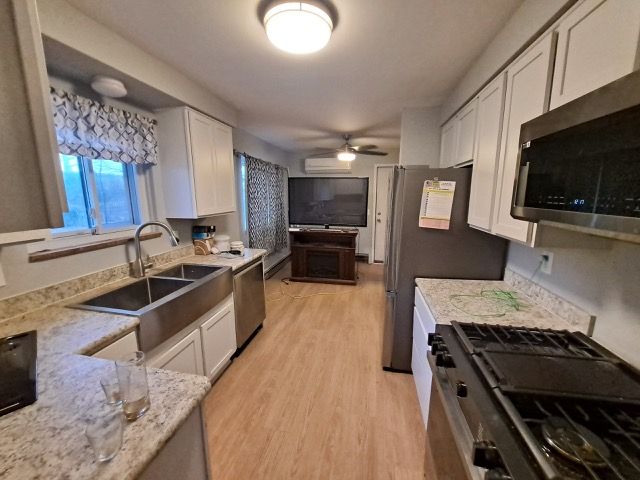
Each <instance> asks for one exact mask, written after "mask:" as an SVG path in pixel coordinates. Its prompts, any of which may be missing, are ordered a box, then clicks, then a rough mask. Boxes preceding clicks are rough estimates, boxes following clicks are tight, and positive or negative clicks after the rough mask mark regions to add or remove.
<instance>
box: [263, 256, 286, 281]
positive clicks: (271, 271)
mask: <svg viewBox="0 0 640 480" xmlns="http://www.w3.org/2000/svg"><path fill="white" fill-rule="evenodd" d="M289 260H291V254H289V255H287V256H286V257H284V258H282V259H281V260H280V261H279V262H278V263H276V264H274V265H271V267H269V270H265V272H264V279H265V280H267V279H269V278H271V277H273V276H274V275H275V274H276V273H277V272H278V271H279V270H280V269H281V268H282V267H284V266H285V265H286V264H287V262H289Z"/></svg>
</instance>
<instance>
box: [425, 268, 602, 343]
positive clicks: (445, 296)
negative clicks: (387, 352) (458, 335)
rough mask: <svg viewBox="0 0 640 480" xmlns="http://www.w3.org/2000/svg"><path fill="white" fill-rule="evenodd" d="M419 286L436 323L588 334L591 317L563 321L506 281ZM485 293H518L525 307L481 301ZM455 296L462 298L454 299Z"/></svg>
mask: <svg viewBox="0 0 640 480" xmlns="http://www.w3.org/2000/svg"><path fill="white" fill-rule="evenodd" d="M416 285H417V287H418V289H419V290H420V293H421V294H422V296H423V297H424V299H425V301H426V302H427V305H428V306H429V309H430V310H431V313H433V316H434V317H435V320H436V322H437V323H441V324H450V323H451V322H453V321H457V322H466V323H470V322H475V323H491V324H496V325H514V326H527V327H537V328H550V329H556V330H564V329H567V330H570V331H580V332H583V333H585V334H588V333H589V330H590V317H589V315H587V314H585V315H582V316H581V317H580V318H570V317H569V318H563V317H562V316H559V315H557V314H555V313H552V312H551V311H549V310H548V309H546V308H545V307H544V305H541V304H540V303H538V302H535V301H533V300H532V299H531V298H530V297H528V296H527V295H525V294H524V293H522V292H521V291H518V289H516V288H515V287H514V286H513V285H511V284H509V283H506V282H504V281H489V280H450V279H435V278H416ZM482 290H503V291H509V292H515V294H516V295H517V298H518V300H519V302H520V303H521V304H522V308H521V309H520V310H515V309H512V308H505V307H504V304H502V303H500V302H496V301H495V300H491V299H484V298H479V297H478V296H479V294H480V293H481V292H482ZM452 295H456V296H457V295H463V296H462V297H455V298H452ZM467 295H469V296H467ZM498 312H504V315H502V316H478V315H483V314H484V315H491V314H493V313H498Z"/></svg>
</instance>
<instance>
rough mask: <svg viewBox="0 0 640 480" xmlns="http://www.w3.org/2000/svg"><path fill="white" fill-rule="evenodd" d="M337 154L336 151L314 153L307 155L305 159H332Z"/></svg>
mask: <svg viewBox="0 0 640 480" xmlns="http://www.w3.org/2000/svg"><path fill="white" fill-rule="evenodd" d="M336 153H337V151H336V150H329V151H326V152H320V153H312V154H310V155H305V158H315V157H318V158H323V157H327V158H330V157H335V156H336Z"/></svg>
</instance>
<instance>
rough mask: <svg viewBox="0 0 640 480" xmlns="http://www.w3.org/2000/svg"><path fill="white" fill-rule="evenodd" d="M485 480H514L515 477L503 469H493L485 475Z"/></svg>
mask: <svg viewBox="0 0 640 480" xmlns="http://www.w3.org/2000/svg"><path fill="white" fill-rule="evenodd" d="M484 480H513V477H512V476H511V475H509V473H507V471H506V470H504V469H502V468H492V469H491V470H487V473H485V474H484Z"/></svg>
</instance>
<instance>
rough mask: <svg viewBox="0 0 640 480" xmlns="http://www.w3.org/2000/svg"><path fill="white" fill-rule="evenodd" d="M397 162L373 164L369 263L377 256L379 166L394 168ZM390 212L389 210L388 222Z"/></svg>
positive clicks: (373, 261)
mask: <svg viewBox="0 0 640 480" xmlns="http://www.w3.org/2000/svg"><path fill="white" fill-rule="evenodd" d="M397 166H398V164H397V163H376V164H374V165H373V221H372V222H371V223H372V224H373V227H372V228H371V250H370V251H371V254H370V255H369V263H375V256H376V229H377V225H378V222H377V221H376V211H377V210H378V169H379V168H394V167H397ZM388 215H389V212H387V222H388V221H389V218H388Z"/></svg>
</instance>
